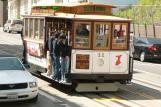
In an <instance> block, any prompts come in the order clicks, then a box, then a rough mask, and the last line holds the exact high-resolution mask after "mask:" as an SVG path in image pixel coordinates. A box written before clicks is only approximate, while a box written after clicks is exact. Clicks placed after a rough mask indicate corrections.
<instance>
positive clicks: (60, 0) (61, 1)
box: [55, 0, 63, 3]
mask: <svg viewBox="0 0 161 107" xmlns="http://www.w3.org/2000/svg"><path fill="white" fill-rule="evenodd" d="M55 3H63V0H55Z"/></svg>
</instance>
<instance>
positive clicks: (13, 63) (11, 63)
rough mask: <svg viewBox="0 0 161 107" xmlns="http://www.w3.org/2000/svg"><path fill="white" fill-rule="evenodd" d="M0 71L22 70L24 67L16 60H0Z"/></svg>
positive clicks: (8, 58)
mask: <svg viewBox="0 0 161 107" xmlns="http://www.w3.org/2000/svg"><path fill="white" fill-rule="evenodd" d="M0 70H24V67H23V66H22V64H21V63H20V61H19V60H18V59H17V58H11V57H5V58H0Z"/></svg>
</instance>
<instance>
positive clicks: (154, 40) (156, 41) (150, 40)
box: [148, 38, 161, 44]
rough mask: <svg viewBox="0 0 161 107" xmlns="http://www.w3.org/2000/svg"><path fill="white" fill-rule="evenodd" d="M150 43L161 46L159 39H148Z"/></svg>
mask: <svg viewBox="0 0 161 107" xmlns="http://www.w3.org/2000/svg"><path fill="white" fill-rule="evenodd" d="M148 42H149V43H152V44H161V39H159V38H148Z"/></svg>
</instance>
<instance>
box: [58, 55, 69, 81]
mask: <svg viewBox="0 0 161 107" xmlns="http://www.w3.org/2000/svg"><path fill="white" fill-rule="evenodd" d="M60 62H61V80H62V81H66V78H65V74H66V73H67V72H68V69H69V57H61V58H60Z"/></svg>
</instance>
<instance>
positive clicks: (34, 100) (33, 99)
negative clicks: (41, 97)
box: [29, 95, 38, 103]
mask: <svg viewBox="0 0 161 107" xmlns="http://www.w3.org/2000/svg"><path fill="white" fill-rule="evenodd" d="M37 100H38V95H37V96H36V97H34V98H32V99H29V102H32V103H33V102H37Z"/></svg>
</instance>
